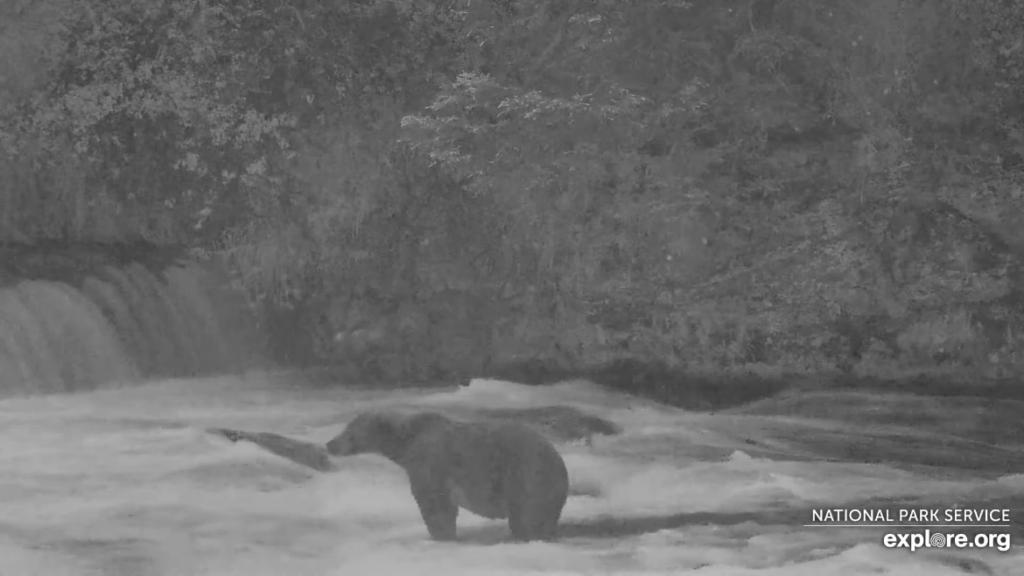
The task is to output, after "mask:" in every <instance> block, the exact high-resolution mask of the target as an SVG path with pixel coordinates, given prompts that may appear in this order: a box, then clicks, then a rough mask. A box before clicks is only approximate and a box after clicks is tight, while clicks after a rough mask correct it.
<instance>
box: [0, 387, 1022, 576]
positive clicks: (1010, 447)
mask: <svg viewBox="0 0 1024 576" xmlns="http://www.w3.org/2000/svg"><path fill="white" fill-rule="evenodd" d="M282 380H283V379H282V378H281V377H271V376H267V375H249V376H245V377H232V378H212V379H203V380H198V379H197V380H168V381H159V382H154V383H151V384H146V385H140V386H133V387H123V388H119V389H107V390H100V391H96V392H90V393H82V394H76V395H58V396H49V397H35V398H28V399H10V400H4V401H0V471H2V472H0V574H2V575H3V576H8V575H10V576H30V575H41V576H64V575H68V576H85V575H90V574H97V575H100V574H102V575H108V574H109V575H125V576H128V575H130V576H147V575H182V576H185V575H189V576H191V575H196V576H198V575H207V574H208V575H217V576H232V575H239V576H242V575H245V576H256V575H268V576H271V575H272V576H281V575H285V574H287V575H289V576H299V575H334V574H337V575H343V574H344V575H361V574H365V575H379V574H396V575H398V574H417V575H419V574H423V575H428V574H443V575H445V576H453V575H460V574H465V575H488V574H523V573H534V574H681V573H687V574H690V573H692V574H701V575H703V574H715V575H717V574H758V575H769V574H771V575H780V576H800V575H807V576H825V575H831V574H836V575H855V574H899V575H903V574H906V575H912V574H926V575H928V576H941V575H945V574H999V575H1008V576H1009V575H1021V574H1024V553H1022V551H1021V550H1022V548H1021V547H1020V541H1021V539H1022V538H1024V535H1022V534H1021V532H1022V526H1021V521H1022V520H1024V518H1021V515H1022V514H1024V510H1022V502H1024V475H1022V473H1024V456H1022V455H1021V448H1020V446H1019V445H1014V444H1013V443H1012V442H1010V440H1008V439H1009V438H1012V437H1013V436H1014V435H1013V434H1010V433H1009V432H1008V433H1007V434H1006V435H1005V438H1006V440H1005V441H1001V440H1000V439H999V437H989V438H983V439H978V438H970V437H969V435H968V434H967V432H964V431H965V430H968V429H970V430H974V429H976V428H977V426H974V428H971V425H972V422H973V423H974V424H977V419H978V418H979V416H978V413H977V411H975V410H974V409H973V408H972V407H971V406H969V405H966V404H965V403H964V402H963V401H952V402H948V403H941V402H939V401H937V400H935V399H927V398H912V397H898V398H897V397H893V398H890V397H880V396H871V395H867V394H845V395H837V394H833V395H829V394H823V393H822V394H808V395H805V396H800V397H790V398H784V399H774V400H768V401H764V402H761V403H760V404H757V405H754V406H750V407H747V408H744V409H739V410H733V411H726V412H722V413H719V414H694V413H688V412H685V411H683V410H677V409H672V408H667V407H664V406H658V405H655V404H652V403H648V402H645V401H641V400H637V399H635V398H629V397H626V396H624V395H620V394H616V393H613V392H609V391H606V390H602V389H599V388H597V387H595V386H592V385H589V384H587V383H582V382H570V383H565V384H560V385H557V386H552V387H545V388H538V387H527V386H521V385H517V384H513V383H508V382H498V381H490V380H475V381H473V383H472V385H471V386H469V387H465V388H457V389H456V388H453V389H451V390H441V391H439V390H403V391H394V392H369V391H357V390H351V389H340V388H339V389H332V390H325V389H310V388H309V387H293V386H286V385H284V384H283V383H282ZM384 405H391V406H398V407H425V408H427V407H429V408H430V409H433V410H440V411H445V412H449V413H452V414H455V415H459V414H471V413H473V411H474V410H479V409H495V408H525V407H538V406H554V405H561V406H572V407H574V408H578V409H580V410H582V411H584V412H587V413H589V414H593V415H595V416H599V417H602V418H605V419H607V420H611V421H613V422H615V423H617V424H618V425H619V426H621V427H622V429H623V433H622V434H620V435H617V436H595V437H594V438H593V442H592V444H591V445H588V444H586V443H583V442H579V443H562V444H560V445H559V449H560V450H561V451H562V452H563V454H564V456H565V459H566V463H567V465H568V467H569V471H570V476H571V482H572V484H573V493H574V496H572V497H571V498H570V499H569V502H568V504H567V505H566V508H565V512H564V514H563V534H564V537H563V538H562V539H561V540H560V541H558V542H556V543H531V544H513V543H509V542H507V541H506V540H505V539H506V537H507V532H508V528H507V525H506V524H505V523H504V522H501V521H490V520H485V519H483V518H479V517H475V516H473V515H471V514H470V513H468V512H465V511H462V512H461V513H460V516H459V534H460V537H461V538H462V540H463V541H461V542H459V543H435V542H431V541H430V540H428V539H427V538H426V530H425V528H424V526H423V523H422V520H421V519H420V517H419V513H418V510H417V508H416V506H415V504H414V501H413V499H412V497H411V495H410V494H409V489H408V483H407V481H406V479H405V477H404V475H403V473H402V472H401V470H400V469H399V468H397V467H396V466H394V465H392V464H391V463H389V462H387V461H385V460H383V459H381V458H377V457H373V456H360V457H354V458H344V459H336V460H335V461H334V462H333V464H334V465H335V466H336V469H335V470H334V471H331V472H326V473H325V472H317V471H315V470H311V469H309V468H305V467H302V466H300V465H298V464H295V463H293V462H290V461H288V460H285V459H283V458H280V457H278V456H275V455H273V454H270V453H268V452H266V451H264V450H262V449H261V448H259V447H257V446H255V445H252V444H248V443H245V442H239V443H237V444H232V443H231V442H229V441H227V440H226V439H224V438H220V437H216V436H214V435H211V434H209V433H207V432H205V431H204V430H205V428H207V427H214V426H219V427H231V428H239V429H245V430H256V431H271V432H276V433H279V434H283V435H287V436H289V437H293V438H296V439H303V440H308V441H311V442H323V441H325V440H327V439H329V438H330V437H332V436H333V435H335V434H336V433H338V432H339V431H340V430H341V429H342V428H343V427H344V424H345V422H346V421H347V420H348V419H349V418H351V416H352V414H353V413H355V412H358V411H360V410H365V409H367V408H369V407H380V406H384ZM1001 409H1002V413H1005V414H1006V415H1007V416H1006V417H1007V420H1006V422H1005V424H1000V423H998V422H990V421H989V422H987V423H986V424H987V426H988V427H989V428H992V429H996V430H999V429H1000V426H1005V430H1007V431H1010V430H1011V429H1013V430H1016V429H1018V428H1019V427H1020V426H1021V424H1020V421H1021V420H1022V419H1021V418H1020V414H1022V413H1024V406H1019V405H1014V404H1013V403H1006V402H1004V403H1002V404H1001ZM851 414H853V415H855V414H862V415H863V416H862V417H861V416H856V417H853V416H851ZM993 414H995V413H993ZM907 415H915V416H914V418H909V417H907ZM922 415H928V416H929V418H930V419H929V418H924V416H922ZM809 416H813V418H811V417H809ZM998 417H1000V416H999V414H995V415H994V416H993V415H992V414H988V413H986V414H985V415H983V416H981V417H980V418H984V419H988V420H991V419H993V418H998ZM858 418H862V419H860V420H858ZM968 418H974V420H972V421H968V420H965V419H968ZM911 420H914V422H919V424H915V423H914V422H911ZM968 431H969V430H968ZM947 432H948V434H947ZM936 464H938V465H936ZM893 499H896V501H904V500H913V501H915V502H917V503H918V504H919V505H920V506H922V507H929V508H952V507H953V506H954V505H957V506H961V507H965V508H977V509H981V508H1000V509H1003V508H1009V509H1011V514H1012V516H1013V518H1012V523H1011V525H1010V527H1008V528H995V529H988V531H989V532H997V531H1002V532H1005V533H1009V534H1010V536H1011V537H1012V538H1013V539H1014V540H1013V543H1012V546H1011V547H1010V550H1009V551H1007V552H1000V551H997V550H994V549H978V548H971V549H957V548H954V547H950V546H946V547H943V548H937V547H931V548H924V549H921V550H917V551H916V552H910V551H908V550H906V549H901V548H887V547H885V546H884V545H883V535H884V534H885V533H886V532H891V531H892V530H891V529H887V528H870V527H860V526H855V527H831V526H830V527H822V526H805V525H806V524H810V523H811V521H812V517H811V515H812V510H813V509H815V508H833V509H834V508H845V507H859V508H871V507H875V508H877V507H879V506H891V505H892V503H893V501H894V500H893ZM932 530H933V531H935V530H942V528H933V529H932ZM945 530H947V531H954V529H952V528H946V529H945ZM913 531H916V532H922V531H923V530H913ZM983 532H984V530H983ZM975 533H977V530H975V531H974V532H970V534H972V537H973V534H975Z"/></svg>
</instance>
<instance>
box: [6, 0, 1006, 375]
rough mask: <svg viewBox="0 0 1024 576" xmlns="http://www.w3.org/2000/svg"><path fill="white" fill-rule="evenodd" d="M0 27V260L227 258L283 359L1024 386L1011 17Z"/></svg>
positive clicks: (878, 3) (718, 8)
mask: <svg viewBox="0 0 1024 576" xmlns="http://www.w3.org/2000/svg"><path fill="white" fill-rule="evenodd" d="M2 10H3V12H4V14H3V15H2V16H0V22H2V24H0V30H2V31H0V38H2V40H3V46H4V47H5V48H6V50H5V51H4V54H5V58H4V60H3V62H2V63H0V66H2V67H3V68H2V71H0V147H2V148H0V149H2V152H3V155H2V158H0V174H2V176H3V178H4V184H3V186H2V192H0V203H2V205H3V210H2V214H0V226H2V227H3V235H4V236H5V237H8V238H10V237H19V238H20V237H71V238H94V237H98V236H111V235H112V236H139V235H141V236H144V237H147V238H150V239H156V240H160V241H164V242H179V243H184V244H187V245H190V246H193V247H196V248H197V249H202V250H216V251H223V252H225V253H227V254H229V255H231V256H232V257H233V259H234V262H235V263H236V264H237V267H238V269H239V272H240V278H241V280H242V281H243V283H244V285H245V287H246V288H247V289H248V290H249V292H250V293H251V294H252V295H253V296H254V297H256V299H257V301H260V302H263V303H264V304H265V309H266V311H267V312H268V315H269V316H268V318H269V320H270V322H271V323H272V328H273V329H274V331H275V332H277V333H279V334H281V335H283V336H282V339H283V341H288V342H290V343H292V344H293V350H292V352H293V353H298V352H302V353H304V354H305V357H303V358H299V357H298V356H295V355H294V354H293V355H292V359H295V360H331V359H334V360H337V359H347V360H352V361H355V362H357V363H359V364H360V365H361V366H362V367H363V368H365V369H371V368H372V367H371V366H370V364H373V366H375V367H376V368H375V369H378V370H380V371H382V372H384V374H383V375H384V376H387V377H408V376H410V375H428V376H429V375H433V374H443V373H445V372H449V371H452V370H480V369H482V366H481V363H484V362H486V361H487V359H489V358H491V357H493V358H494V359H495V360H497V361H502V360H507V359H509V358H510V357H515V356H531V357H537V356H541V357H552V356H557V357H558V360H559V361H561V362H566V363H576V364H579V363H583V364H587V363H593V362H598V361H602V360H605V359H608V358H610V357H616V356H621V355H628V356H632V357H642V358H658V359H662V360H665V361H667V362H669V363H670V364H686V365H691V366H699V367H716V368H721V367H723V366H748V367H749V366H752V365H771V366H780V367H783V368H785V369H811V370H818V369H832V368H839V369H844V370H849V369H856V370H861V371H874V372H879V371H886V370H893V369H907V368H915V369H916V368H921V367H926V366H934V365H936V364H943V363H952V365H957V366H972V367H973V368H974V369H984V370H988V371H996V372H998V371H1019V370H1020V368H1021V367H1022V364H1021V362H1024V358H1018V357H1017V356H1016V355H1015V354H1017V353H1016V352H1015V350H1017V349H1019V348H1020V346H1019V340H1018V337H1017V336H1016V334H1018V333H1019V332H1020V329H1021V328H1024V315H1022V310H1021V308H1020V304H1019V303H1018V298H1017V297H1016V295H1017V294H1018V293H1019V291H1020V284H1021V277H1020V265H1019V263H1020V254H1021V253H1022V252H1021V249H1022V248H1024V233H1022V232H1021V231H1020V230H1021V229H1022V228H1021V226H1020V223H1024V209H1022V208H1024V198H1022V197H1024V188H1022V186H1024V162H1022V155H1024V120H1022V119H1024V114H1022V112H1024V6H1022V5H1020V3H1015V2H1004V1H1003V0H930V1H927V2H926V1H923V0H864V1H862V2H848V1H842V0H693V1H683V0H660V1H645V2H635V1H624V0H476V1H469V0H443V1H433V2H415V1H413V0H347V1H337V0H335V1H328V0H303V1H300V2H282V1H280V0H270V1H265V2H254V1H251V0H243V1H239V2H224V1H219V0H205V1H200V0H173V1H171V2H164V1H157V0H130V1H125V2H112V1H110V0H85V1H80V2H74V3H72V2H67V1H66V0H46V1H44V2H27V1H21V2H16V1H13V0H9V1H8V2H6V3H5V4H4V5H3V8H2ZM367 363H369V364H367ZM367 373H368V372H366V371H364V374H367Z"/></svg>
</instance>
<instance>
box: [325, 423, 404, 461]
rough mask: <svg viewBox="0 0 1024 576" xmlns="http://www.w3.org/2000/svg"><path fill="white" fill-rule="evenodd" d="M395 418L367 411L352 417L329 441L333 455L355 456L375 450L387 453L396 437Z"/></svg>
mask: <svg viewBox="0 0 1024 576" xmlns="http://www.w3.org/2000/svg"><path fill="white" fill-rule="evenodd" d="M396 425H397V423H396V422H394V418H390V417H388V415H386V414H378V413H376V412H366V413H363V414H360V415H358V416H356V417H355V418H353V419H352V421H351V422H349V423H348V426H346V427H345V430H343V431H342V432H341V434H338V435H337V436H335V437H334V438H332V439H331V440H330V441H329V442H328V443H327V453H328V454H330V455H331V456H354V455H356V454H367V453H371V452H375V453H378V454H386V453H387V452H388V448H389V447H390V446H391V444H392V443H393V442H394V439H395V426H396Z"/></svg>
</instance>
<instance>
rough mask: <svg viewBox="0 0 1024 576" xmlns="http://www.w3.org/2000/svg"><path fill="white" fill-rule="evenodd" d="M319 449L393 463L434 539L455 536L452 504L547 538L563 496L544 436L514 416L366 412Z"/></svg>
mask: <svg viewBox="0 0 1024 576" xmlns="http://www.w3.org/2000/svg"><path fill="white" fill-rule="evenodd" d="M327 451H328V453H330V454H331V455H332V456H351V455H355V454H368V453H374V454H379V455H381V456H384V457H385V458H387V459H388V460H391V461H392V462H394V463H395V464H398V465H399V466H401V467H402V468H403V469H404V470H405V472H406V474H408V476H409V485H410V487H411V488H412V495H413V497H414V498H415V499H416V503H417V504H418V505H419V508H420V514H421V515H422V516H423V522H424V523H425V524H426V525H427V531H428V532H429V533H430V537H431V538H433V539H434V540H455V519H456V517H457V516H458V513H459V508H460V507H461V508H465V509H466V510H469V511H470V512H472V513H474V514H477V515H479V516H483V517H485V518H491V519H508V525H509V528H510V529H511V531H512V537H513V538H515V539H516V540H519V541H530V540H551V539H553V538H554V537H555V533H556V530H557V526H558V520H559V518H560V517H561V515H562V508H563V507H564V506H565V501H566V499H567V498H568V495H569V473H568V471H567V470H566V467H565V461H564V460H562V456H561V455H560V454H559V453H558V451H557V450H556V449H555V447H554V446H553V445H552V444H551V443H550V442H549V441H548V440H547V439H546V438H544V437H543V436H541V435H540V434H538V433H537V432H534V431H533V430H531V429H529V428H527V427H526V426H524V425H522V424H518V423H515V422H473V423H467V422H458V421H455V420H452V419H450V418H448V417H446V416H443V415H441V414H437V413H430V412H428V413H419V414H411V415H406V414H399V413H397V412H367V413H363V414H360V415H358V416H356V417H355V418H354V419H353V420H352V421H351V422H349V424H348V426H347V427H346V428H345V430H344V431H343V432H342V433H341V434H339V435H338V436H336V437H335V438H334V439H332V440H331V441H330V442H328V443H327Z"/></svg>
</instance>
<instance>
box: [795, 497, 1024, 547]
mask: <svg viewBox="0 0 1024 576" xmlns="http://www.w3.org/2000/svg"><path fill="white" fill-rule="evenodd" d="M804 526H805V527H808V528H887V529H889V531H888V532H886V533H885V534H884V535H883V536H882V545H883V546H885V547H886V548H908V549H910V551H911V552H913V551H915V550H918V549H920V548H993V549H995V550H998V551H1000V552H1007V551H1009V550H1010V533H1009V528H1010V510H1009V509H1006V508H980V509H969V508H959V507H950V508H822V509H814V510H812V511H811V522H810V523H809V524H804ZM935 528H941V529H942V530H934V529H935ZM915 529H916V530H915ZM999 529H1002V530H999Z"/></svg>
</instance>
